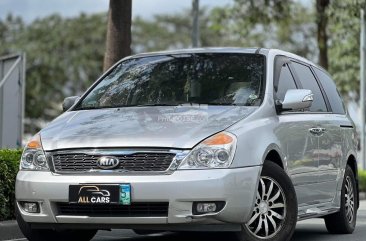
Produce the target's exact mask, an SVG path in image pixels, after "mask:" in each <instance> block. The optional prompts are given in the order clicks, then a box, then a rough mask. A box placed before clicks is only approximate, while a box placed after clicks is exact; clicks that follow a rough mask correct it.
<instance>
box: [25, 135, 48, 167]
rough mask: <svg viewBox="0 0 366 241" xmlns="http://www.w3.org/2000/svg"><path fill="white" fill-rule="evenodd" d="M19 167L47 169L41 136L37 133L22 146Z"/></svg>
mask: <svg viewBox="0 0 366 241" xmlns="http://www.w3.org/2000/svg"><path fill="white" fill-rule="evenodd" d="M20 169H21V170H49V168H48V164H47V159H46V156H45V154H44V151H43V148H42V142H41V136H40V135H39V134H37V135H35V136H33V137H32V139H31V140H30V141H29V142H28V144H27V145H26V147H25V148H24V151H23V154H22V160H21V162H20Z"/></svg>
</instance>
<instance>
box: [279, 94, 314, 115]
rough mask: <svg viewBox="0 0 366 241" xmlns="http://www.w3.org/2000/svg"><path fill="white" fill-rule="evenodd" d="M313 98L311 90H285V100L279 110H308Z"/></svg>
mask: <svg viewBox="0 0 366 241" xmlns="http://www.w3.org/2000/svg"><path fill="white" fill-rule="evenodd" d="M313 100H314V97H313V93H312V91H311V90H306V89H293V90H287V92H286V95H285V99H284V100H283V102H282V106H281V110H283V111H286V110H302V109H306V108H309V107H310V106H311V104H312V103H313Z"/></svg>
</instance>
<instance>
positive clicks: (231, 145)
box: [179, 132, 236, 169]
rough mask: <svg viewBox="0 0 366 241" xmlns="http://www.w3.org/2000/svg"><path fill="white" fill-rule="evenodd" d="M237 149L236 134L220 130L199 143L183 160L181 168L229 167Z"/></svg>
mask: <svg viewBox="0 0 366 241" xmlns="http://www.w3.org/2000/svg"><path fill="white" fill-rule="evenodd" d="M235 149H236V136H234V135H233V134H230V133H228V132H220V133H218V134H216V135H213V136H211V137H209V138H207V139H206V140H204V141H202V142H201V143H200V144H198V145H197V146H196V147H195V148H194V149H193V150H192V151H191V152H190V153H189V154H188V155H187V156H186V157H185V158H184V160H183V161H182V164H181V165H180V167H179V169H208V168H227V167H229V166H230V165H231V163H232V161H233V158H234V154H235Z"/></svg>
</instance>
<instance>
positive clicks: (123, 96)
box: [77, 53, 265, 109]
mask: <svg viewBox="0 0 366 241" xmlns="http://www.w3.org/2000/svg"><path fill="white" fill-rule="evenodd" d="M264 71H265V57H264V56H262V55H256V54H239V53H238V54H236V53H235V54H234V53H212V54H176V55H157V56H149V57H141V58H132V59H128V60H126V61H123V62H122V63H120V64H119V65H117V66H116V67H115V68H114V69H113V70H112V71H110V73H109V74H107V75H106V76H105V77H104V78H103V79H102V80H101V81H100V82H99V83H98V84H97V85H96V86H95V87H94V88H93V89H92V90H91V91H90V92H89V93H88V94H87V95H86V97H85V98H84V99H83V100H82V101H81V103H80V104H79V106H78V107H77V109H97V108H114V107H125V106H146V105H180V104H184V103H191V104H192V103H198V104H208V105H245V106H258V105H260V104H261V101H262V99H263V94H264Z"/></svg>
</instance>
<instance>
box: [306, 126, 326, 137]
mask: <svg viewBox="0 0 366 241" xmlns="http://www.w3.org/2000/svg"><path fill="white" fill-rule="evenodd" d="M325 131H326V129H325V128H322V127H315V128H310V129H309V132H310V133H311V134H313V135H317V136H320V135H322V134H323V133H324V132H325Z"/></svg>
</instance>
